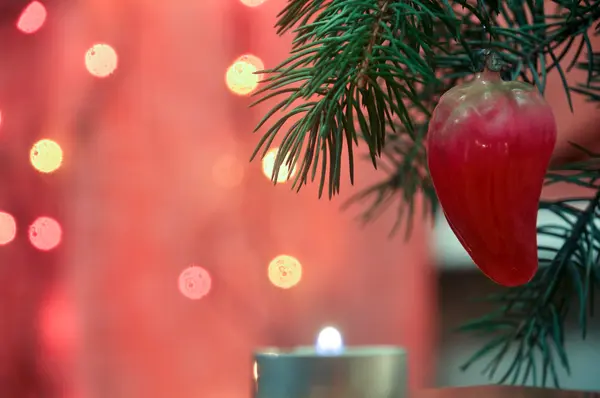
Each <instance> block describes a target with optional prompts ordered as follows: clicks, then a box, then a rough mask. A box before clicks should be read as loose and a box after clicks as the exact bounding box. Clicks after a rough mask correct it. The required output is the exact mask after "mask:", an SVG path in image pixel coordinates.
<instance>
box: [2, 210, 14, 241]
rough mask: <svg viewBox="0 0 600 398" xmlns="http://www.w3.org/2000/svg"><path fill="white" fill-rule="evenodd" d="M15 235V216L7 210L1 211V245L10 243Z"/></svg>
mask: <svg viewBox="0 0 600 398" xmlns="http://www.w3.org/2000/svg"><path fill="white" fill-rule="evenodd" d="M15 236H17V223H16V221H15V218H14V217H13V216H12V215H10V214H8V213H6V212H3V211H2V212H0V245H6V244H9V243H10V242H12V241H13V240H14V239H15Z"/></svg>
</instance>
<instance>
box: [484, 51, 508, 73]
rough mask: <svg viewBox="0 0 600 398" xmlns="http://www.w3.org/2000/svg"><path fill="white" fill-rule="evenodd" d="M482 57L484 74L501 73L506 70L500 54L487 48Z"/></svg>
mask: <svg viewBox="0 0 600 398" xmlns="http://www.w3.org/2000/svg"><path fill="white" fill-rule="evenodd" d="M482 55H483V71H484V72H485V71H490V72H501V71H502V69H503V68H504V61H503V60H502V58H500V56H499V55H498V53H496V52H495V51H492V50H490V49H487V48H486V49H484V50H483V51H482Z"/></svg>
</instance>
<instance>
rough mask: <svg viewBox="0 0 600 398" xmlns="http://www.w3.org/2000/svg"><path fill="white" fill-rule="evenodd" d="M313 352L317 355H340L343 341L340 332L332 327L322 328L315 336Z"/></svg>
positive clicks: (342, 350) (342, 349)
mask: <svg viewBox="0 0 600 398" xmlns="http://www.w3.org/2000/svg"><path fill="white" fill-rule="evenodd" d="M315 351H316V352H317V354H319V355H340V354H341V353H342V352H344V341H343V339H342V334H341V333H340V331H339V330H337V329H336V328H334V327H332V326H328V327H326V328H323V330H321V331H320V332H319V335H318V336H317V342H316V344H315Z"/></svg>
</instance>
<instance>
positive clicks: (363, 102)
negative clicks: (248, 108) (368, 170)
mask: <svg viewBox="0 0 600 398" xmlns="http://www.w3.org/2000/svg"><path fill="white" fill-rule="evenodd" d="M469 7H470V6H469ZM471 8H472V7H471ZM453 15H454V13H453V11H452V10H451V9H449V8H447V7H444V6H442V5H440V4H438V3H436V2H424V3H422V2H410V1H402V2H400V1H397V0H396V1H392V0H376V1H375V0H373V1H367V0H290V1H289V3H288V6H287V7H286V8H285V10H284V11H282V13H280V16H279V21H278V23H277V26H278V28H279V33H284V32H286V31H288V30H290V29H292V28H294V27H295V30H294V33H295V34H296V39H295V40H294V43H293V49H292V54H291V56H290V58H289V59H287V60H286V61H284V62H282V63H281V64H280V65H278V66H277V67H275V68H273V69H270V70H267V71H264V73H266V75H267V76H268V77H267V78H266V80H265V85H264V87H263V88H262V89H261V90H260V91H259V92H258V93H257V95H259V96H260V97H261V98H260V99H259V100H258V101H257V102H256V103H260V102H263V101H265V100H270V99H272V98H278V97H280V98H282V99H280V102H278V103H277V104H276V105H275V106H274V107H273V109H272V110H271V111H270V112H268V113H267V114H266V115H265V117H264V118H263V120H261V122H260V123H259V125H258V127H257V130H258V129H260V128H261V127H263V126H264V125H265V124H266V123H267V122H269V121H271V125H270V127H269V128H268V129H267V131H266V132H265V133H264V135H263V137H262V139H261V141H260V142H259V144H258V146H257V148H256V151H255V152H254V154H253V155H252V158H254V157H255V156H256V155H257V154H259V153H261V154H262V155H263V156H264V154H265V153H266V151H267V150H268V149H269V147H270V146H271V144H272V143H273V141H274V140H275V138H276V136H277V135H280V134H281V135H283V137H282V142H281V145H280V146H279V151H278V156H277V159H276V162H275V163H276V164H275V167H274V169H275V170H274V173H275V174H277V173H278V171H279V167H280V166H281V165H282V164H284V162H287V164H289V165H291V164H295V163H299V164H300V166H299V172H298V173H297V176H296V178H295V180H294V183H293V187H294V188H296V189H300V188H301V186H302V185H304V184H306V183H307V182H308V181H309V180H311V181H313V180H314V179H315V178H316V176H317V174H320V182H319V195H322V193H323V191H324V187H325V183H326V180H327V188H328V194H329V197H332V196H333V195H335V194H336V193H338V192H339V187H340V183H341V169H342V162H343V160H342V152H343V149H344V146H345V147H346V152H347V158H348V168H349V177H350V182H351V183H353V181H354V155H353V154H354V147H355V146H356V145H358V140H359V138H361V139H362V140H364V143H365V144H366V147H367V149H368V153H369V157H370V159H371V162H372V164H373V166H374V167H377V160H378V158H379V157H380V156H381V153H382V150H383V147H384V145H385V139H386V135H387V131H388V130H392V131H393V130H394V129H395V128H396V126H397V125H398V123H400V124H401V125H402V126H403V129H404V131H405V132H406V134H408V135H409V136H413V135H414V125H413V122H412V119H411V116H410V114H409V110H410V109H418V110H419V111H420V112H421V113H424V114H426V115H428V114H429V109H427V108H425V107H424V106H423V102H422V100H421V99H420V98H419V97H418V87H419V86H421V85H425V86H427V85H430V84H432V83H435V81H436V76H435V74H434V70H433V69H432V67H431V65H430V64H429V63H428V62H427V60H428V59H431V58H432V56H433V54H434V52H433V51H434V49H435V48H438V47H440V46H443V45H445V43H442V44H439V43H438V40H437V37H436V35H434V29H440V28H442V29H443V30H446V31H448V32H453V33H452V34H450V37H457V36H458V35H459V30H458V28H459V23H460V21H459V20H458V19H456V18H455V17H453ZM279 112H282V114H279ZM276 115H277V119H275V118H276ZM292 118H296V120H295V121H292ZM271 119H275V120H274V121H273V120H271ZM287 124H290V126H289V127H288V128H287V132H285V133H283V129H284V126H286V125H287ZM319 163H320V166H321V167H320V172H319ZM274 177H276V176H274Z"/></svg>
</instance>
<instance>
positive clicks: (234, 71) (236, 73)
mask: <svg viewBox="0 0 600 398" xmlns="http://www.w3.org/2000/svg"><path fill="white" fill-rule="evenodd" d="M261 65H262V61H261V60H260V59H259V58H258V57H255V56H250V55H245V56H242V57H240V58H239V59H238V60H236V61H235V62H234V63H233V64H232V65H231V66H230V67H229V68H228V69H227V72H226V73H225V83H226V84H227V87H228V88H229V90H230V91H231V92H232V93H234V94H237V95H248V94H251V93H252V92H253V91H254V90H256V88H257V87H258V83H259V82H260V79H261V76H260V74H257V73H256V72H258V71H260V70H261V69H262V68H261Z"/></svg>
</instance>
